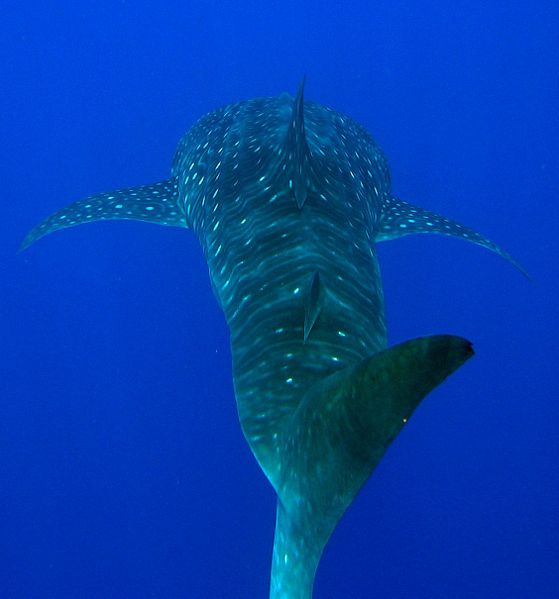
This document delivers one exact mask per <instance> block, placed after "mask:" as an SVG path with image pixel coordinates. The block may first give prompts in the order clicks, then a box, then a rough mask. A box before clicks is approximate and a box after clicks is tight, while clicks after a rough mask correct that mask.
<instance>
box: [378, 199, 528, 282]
mask: <svg viewBox="0 0 559 599" xmlns="http://www.w3.org/2000/svg"><path fill="white" fill-rule="evenodd" d="M417 233H436V234H439V235H449V236H452V237H458V238H460V239H464V240H466V241H470V242H472V243H476V244H477V245H480V246H482V247H484V248H487V249H488V250H491V251H492V252H495V253H496V254H498V255H499V256H501V257H502V258H504V259H505V260H507V261H508V262H510V263H511V264H512V265H513V266H514V267H516V268H517V269H518V270H519V271H520V272H521V273H522V274H523V275H524V276H525V277H527V278H528V279H530V278H531V277H530V275H529V273H528V272H527V271H526V269H525V268H524V267H523V266H522V264H520V263H519V262H518V261H517V260H516V259H515V258H513V257H512V256H511V255H510V254H509V253H508V252H506V251H505V250H503V249H502V248H501V247H499V246H498V245H497V244H496V243H493V242H492V241H491V240H490V239H488V238H487V237H485V236H484V235H481V234H480V233H478V232H477V231H474V230H473V229H470V228H469V227H466V226H465V225H463V224H461V223H459V222H457V221H455V220H452V219H450V218H447V217H446V216H442V215H440V214H436V213H435V212H430V211H429V210H425V209H423V208H420V207H419V206H414V205H412V204H408V203H407V202H404V201H403V200H400V199H398V198H395V197H389V198H387V199H385V200H384V202H383V209H382V216H381V219H380V222H379V231H378V233H377V235H376V237H375V241H388V240H391V239H398V238H400V237H405V236H406V235H415V234H417Z"/></svg>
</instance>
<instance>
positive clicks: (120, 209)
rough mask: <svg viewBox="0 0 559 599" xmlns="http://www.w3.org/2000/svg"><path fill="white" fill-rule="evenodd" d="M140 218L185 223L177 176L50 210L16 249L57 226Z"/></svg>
mask: <svg viewBox="0 0 559 599" xmlns="http://www.w3.org/2000/svg"><path fill="white" fill-rule="evenodd" d="M117 219H118V220H142V221H147V222H152V223H157V224H160V225H169V226H175V227H186V226H187V224H186V219H185V216H184V212H183V211H182V210H181V208H180V207H179V205H178V182H177V179H176V177H173V178H171V179H166V180H164V181H159V182H158V183H153V184H151V185H142V186H140V187H130V188H128V189H119V190H116V191H111V192H107V193H99V194H95V195H92V196H89V197H87V198H85V199H83V200H78V201H77V202H74V203H73V204H70V205H69V206H66V207H65V208H62V210H59V211H57V212H55V213H54V214H51V215H50V216H49V217H48V218H46V219H45V220H44V221H43V222H42V223H41V224H39V225H37V226H36V227H35V228H34V229H32V230H31V231H30V232H29V233H28V235H27V236H26V237H25V239H24V240H23V242H22V244H21V246H20V248H19V251H20V252H21V251H23V250H24V249H26V248H28V247H29V246H30V245H31V244H32V243H34V242H35V241H37V240H38V239H40V238H41V237H43V236H44V235H47V234H48V233H52V232H53V231H57V230H58V229H64V228H67V227H74V226H76V225H81V224H82V223H89V222H94V221H98V220H117Z"/></svg>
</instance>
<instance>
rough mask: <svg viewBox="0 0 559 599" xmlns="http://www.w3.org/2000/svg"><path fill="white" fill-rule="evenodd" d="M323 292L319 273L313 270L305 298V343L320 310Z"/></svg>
mask: <svg viewBox="0 0 559 599" xmlns="http://www.w3.org/2000/svg"><path fill="white" fill-rule="evenodd" d="M323 298H324V293H323V289H322V284H321V282H320V275H319V274H318V271H315V273H314V274H313V277H312V279H311V283H310V285H309V288H308V291H307V295H306V299H305V326H304V329H303V342H304V343H306V342H307V339H308V337H309V335H310V332H311V330H312V328H313V326H314V323H315V322H316V319H317V318H318V315H319V314H320V311H321V310H322V301H323Z"/></svg>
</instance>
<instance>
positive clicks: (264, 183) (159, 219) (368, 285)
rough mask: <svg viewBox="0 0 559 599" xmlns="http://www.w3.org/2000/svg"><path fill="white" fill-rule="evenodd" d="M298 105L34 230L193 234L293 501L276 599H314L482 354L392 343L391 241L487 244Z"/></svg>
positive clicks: (339, 126) (236, 109) (262, 460)
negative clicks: (326, 558) (102, 226)
mask: <svg viewBox="0 0 559 599" xmlns="http://www.w3.org/2000/svg"><path fill="white" fill-rule="evenodd" d="M304 83H305V82H304V80H303V82H302V83H301V85H300V86H299V88H298V91H297V93H296V95H295V96H292V95H289V94H287V93H286V94H283V95H280V96H278V97H265V98H256V99H252V100H247V101H242V102H238V103H235V104H230V105H227V106H225V107H223V108H220V109H218V110H215V111H213V112H210V113H208V114H206V115H205V116H203V117H202V118H200V120H198V121H197V122H196V123H195V124H194V125H193V126H192V128H191V129H190V130H188V131H187V133H186V134H185V135H184V137H183V138H182V140H181V141H180V143H179V145H178V148H177V150H176V154H175V157H174V161H173V165H172V171H171V177H170V178H168V179H165V180H163V181H159V182H156V183H153V184H149V185H142V186H139V187H133V188H128V189H119V190H116V191H111V192H107V193H99V194H95V195H91V196H89V197H86V198H85V199H82V200H79V201H77V202H74V203H73V204H70V205H69V206H67V207H66V208H63V209H62V210H60V211H58V212H55V213H54V214H52V215H51V216H49V217H48V218H47V219H46V220H44V221H43V222H42V223H41V224H39V225H38V226H37V227H35V228H34V229H33V230H32V231H31V232H30V233H29V234H28V235H27V237H26V238H25V239H24V241H23V243H22V249H23V248H26V247H28V246H29V245H31V244H32V243H33V242H35V241H37V240H38V239H39V238H40V237H42V236H44V235H46V234H47V233H51V232H53V231H56V230H58V229H62V228H65V227H71V226H74V225H78V224H81V223H87V222H93V221H99V220H109V219H132V220H140V221H148V222H152V223H157V224H160V225H168V226H174V227H182V228H185V229H191V230H192V231H193V233H194V234H195V235H196V237H197V238H198V240H199V242H200V244H201V246H202V248H203V251H204V255H205V258H206V261H207V264H208V270H209V275H210V280H211V284H212V288H213V292H214V294H215V297H216V298H217V301H218V302H219V305H220V306H221V308H222V310H223V312H224V315H225V318H226V320H227V323H228V327H229V331H230V341H231V357H232V363H233V379H234V380H233V382H234V391H235V398H236V403H237V410H238V416H239V420H240V424H241V427H242V431H243V433H244V436H245V438H246V440H247V442H248V444H249V446H250V449H251V450H252V453H253V454H254V457H255V458H256V460H257V461H258V464H259V465H260V467H261V469H262V470H263V472H264V474H265V476H266V477H267V478H268V480H269V481H270V483H271V485H272V486H273V488H274V490H275V492H276V494H277V510H276V527H275V534H274V541H273V552H272V564H271V577H270V594H269V596H270V598H271V599H309V598H310V597H312V593H313V583H314V578H315V573H316V569H317V567H318V564H319V561H320V558H321V555H322V553H323V550H324V547H325V546H326V544H327V542H328V540H329V538H330V537H331V535H332V533H333V531H334V529H335V528H336V525H337V523H338V522H339V521H340V519H341V517H342V516H343V514H344V512H345V511H346V510H347V508H348V507H349V505H350V504H351V503H352V501H353V500H354V498H355V497H356V495H357V494H358V492H359V490H360V489H361V488H362V486H363V485H364V484H365V482H366V481H367V480H368V478H369V477H370V475H371V473H372V472H373V470H374V468H375V466H376V465H377V464H378V463H379V461H380V460H381V458H382V456H383V454H384V453H385V451H386V450H387V448H388V447H389V445H390V444H391V442H392V441H393V440H394V439H395V438H396V436H397V435H398V434H399V432H400V431H401V430H402V428H404V427H405V425H406V423H407V422H408V421H409V419H410V417H411V416H412V414H413V412H414V410H415V409H416V408H417V406H418V405H419V403H420V402H421V400H422V399H423V398H424V397H425V396H426V395H427V394H428V393H429V392H430V391H431V390H432V389H433V388H434V387H436V386H437V385H439V384H440V383H441V382H442V381H443V380H444V379H445V378H446V377H448V376H449V375H450V374H451V373H453V372H454V371H455V370H456V369H458V368H459V367H460V366H461V365H462V364H464V363H465V362H466V361H467V360H468V359H469V358H470V357H471V356H472V355H473V349H472V344H471V343H470V342H469V341H468V340H466V339H464V338H461V337H458V336H454V335H446V334H442V335H432V336H426V337H420V338H416V339H412V340H409V341H406V342H404V343H401V344H399V345H396V346H393V347H387V332H386V324H385V317H384V300H383V289H382V280H381V275H380V271H379V265H378V261H377V255H376V249H375V244H376V243H378V242H382V241H386V240H392V239H397V238H400V237H403V236H406V235H410V234H416V233H435V234H442V235H449V236H455V237H458V238H461V239H464V240H467V241H470V242H473V243H476V244H478V245H481V246H483V247H486V248H488V249H490V250H492V251H494V252H496V253H497V254H499V255H500V256H502V257H504V258H506V259H507V260H509V261H510V262H512V263H513V264H514V265H515V266H516V267H517V268H519V269H520V270H521V271H522V272H525V271H524V270H523V268H522V266H520V264H518V262H516V261H515V260H514V259H513V258H512V257H511V256H510V255H509V254H508V253H506V252H505V251H504V250H502V249H501V248H500V247H498V246H497V245H495V244H494V243H493V242H491V241H490V240H489V239H487V238H486V237H484V236H483V235H481V234H479V233H477V232H475V231H473V230H472V229H470V228H468V227H466V226H464V225H462V224H460V223H458V222H456V221H454V220H451V219H449V218H447V217H445V216H442V215H439V214H436V213H434V212H431V211H428V210H425V209H423V208H420V207H419V206H416V205H412V204H409V203H407V202H405V201H404V200H402V199H399V198H398V197H396V196H394V195H393V193H392V191H391V181H390V174H389V169H388V166H387V162H386V159H385V157H384V155H383V153H382V151H381V149H380V148H379V146H378V145H377V144H376V142H375V141H374V139H373V137H372V136H371V135H370V134H369V133H368V132H367V130H366V129H365V128H364V127H362V126H361V125H360V124H358V123H357V122H355V121H354V120H352V119H351V118H349V117H348V116H346V115H344V114H342V113H340V112H338V111H336V110H334V109H332V108H329V107H327V106H324V105H322V104H319V103H315V102H311V101H307V100H305V98H304Z"/></svg>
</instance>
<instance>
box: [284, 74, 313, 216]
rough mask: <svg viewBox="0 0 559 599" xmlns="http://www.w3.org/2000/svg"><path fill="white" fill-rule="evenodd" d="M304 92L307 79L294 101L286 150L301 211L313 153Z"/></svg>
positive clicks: (306, 191) (289, 173)
mask: <svg viewBox="0 0 559 599" xmlns="http://www.w3.org/2000/svg"><path fill="white" fill-rule="evenodd" d="M304 91H305V79H304V78H303V81H301V84H300V85H299V89H298V90H297V95H296V96H295V100H294V101H293V109H292V112H291V121H290V123H289V131H288V132H287V140H286V148H285V152H286V158H287V173H288V175H289V186H290V188H291V190H292V191H293V195H294V196H295V201H296V202H297V206H298V208H299V210H300V209H301V208H302V207H303V205H304V203H305V201H306V199H307V193H308V190H309V187H310V180H311V177H310V175H311V153H310V150H309V146H308V144H307V138H306V135H305V101H304Z"/></svg>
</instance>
